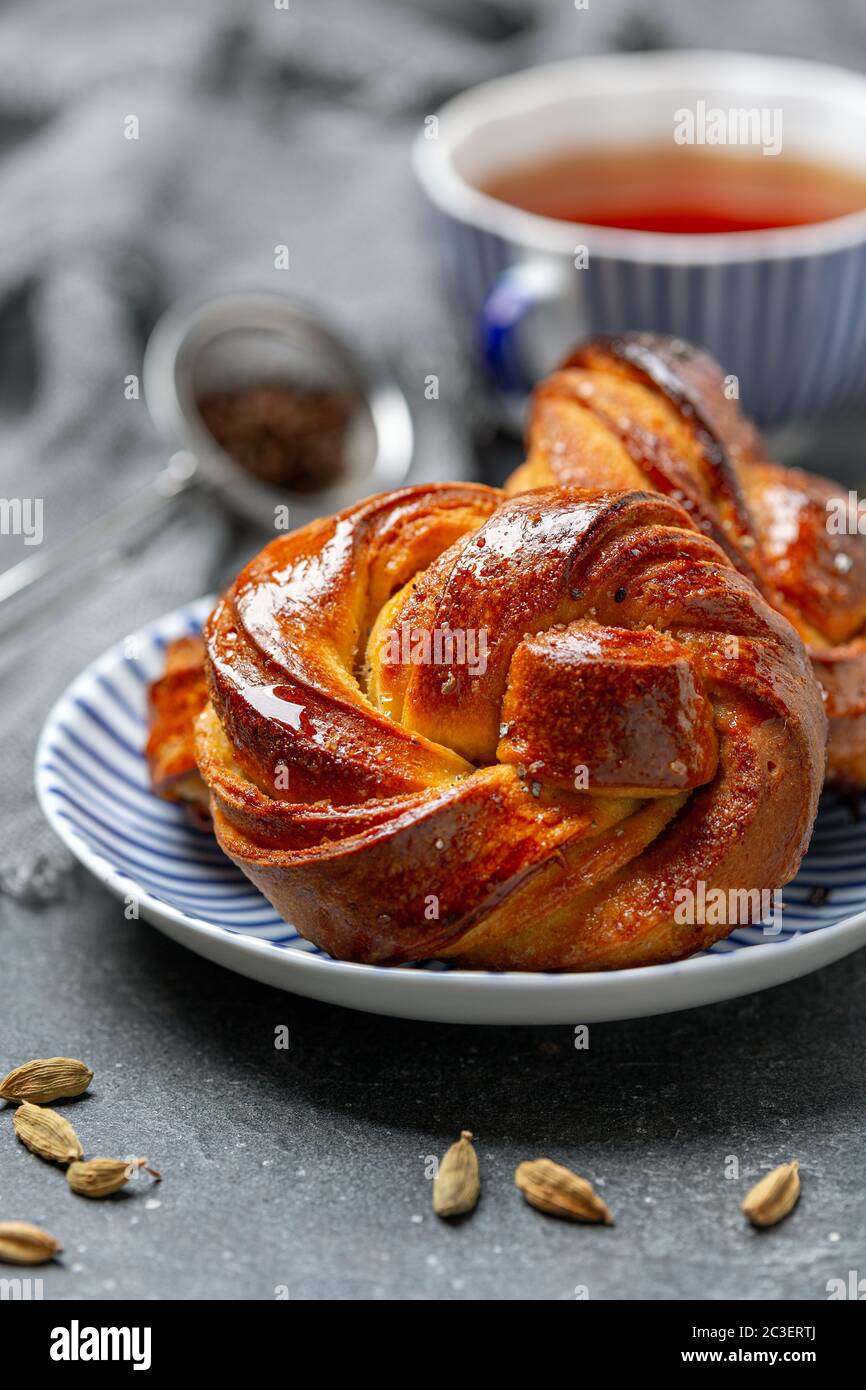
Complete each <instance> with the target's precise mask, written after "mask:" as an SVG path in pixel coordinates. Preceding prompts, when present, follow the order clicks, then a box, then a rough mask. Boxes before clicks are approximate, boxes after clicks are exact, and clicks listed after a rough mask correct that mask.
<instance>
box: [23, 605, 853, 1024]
mask: <svg viewBox="0 0 866 1390" xmlns="http://www.w3.org/2000/svg"><path fill="white" fill-rule="evenodd" d="M212 603H213V600H212V599H210V598H208V599H201V600H200V601H199V602H198V603H196V604H193V605H191V606H189V607H187V608H183V609H180V610H179V611H177V612H175V613H171V614H169V615H168V616H167V617H165V618H162V619H160V620H159V621H158V622H156V623H152V624H151V625H150V626H149V627H146V628H144V629H142V631H141V632H139V633H136V634H135V635H133V636H132V637H128V638H126V640H125V641H124V642H122V643H120V644H119V645H118V646H116V647H114V648H112V650H111V651H109V652H106V654H105V655H104V656H102V657H100V658H99V660H98V661H96V662H94V663H93V665H92V666H89V667H88V668H87V670H86V671H84V672H82V674H81V675H80V676H79V677H78V679H77V680H75V681H74V682H73V684H72V685H71V686H70V687H69V689H68V690H67V691H66V693H65V694H64V695H63V696H62V697H61V699H60V700H59V701H58V703H57V704H56V705H55V707H54V709H53V710H52V712H51V714H50V715H49V717H48V720H47V721H46V724H45V728H44V729H43V731H42V736H41V738H40V741H39V748H38V751H37V756H36V788H37V792H38V795H39V800H40V803H41V805H42V808H43V810H44V812H45V814H46V816H47V817H48V820H49V821H50V823H51V825H52V826H53V827H54V829H55V830H56V831H57V833H58V835H59V836H60V838H61V839H62V840H63V841H64V842H65V843H66V844H67V845H68V846H69V848H70V849H71V850H72V852H73V853H74V854H75V855H77V857H78V858H79V859H80V860H81V862H82V863H83V864H84V865H85V866H86V867H87V868H88V869H90V870H91V872H92V873H94V874H95V875H96V877H97V878H98V879H99V880H100V882H102V883H104V884H105V886H106V887H107V888H108V889H110V891H111V892H113V893H115V894H116V895H117V896H118V897H119V898H121V899H123V898H126V897H128V896H131V897H134V898H135V899H137V901H138V903H139V907H140V911H141V913H142V915H143V916H144V917H146V918H148V919H149V920H150V921H151V922H153V923H154V924H155V925H156V926H157V927H159V928H160V930H161V931H163V932H165V933H166V935H167V936H170V937H172V938H173V939H174V940H175V941H178V942H180V943H181V944H182V945H184V946H188V947H189V948H190V950H192V951H196V952H197V953H198V954H199V955H201V956H206V957H207V959H208V960H212V961H216V962H217V963H218V964H220V965H225V966H227V967H228V969H229V970H235V971H237V972H238V973H239V974H241V975H248V976H250V977H251V978H252V979H254V980H261V981H262V982H263V983H265V984H269V985H274V986H275V987H276V988H277V989H287V990H293V991H294V992H295V993H297V994H306V995H309V996H311V997H312V998H314V999H323V1000H326V1001H328V1002H329V1003H332V1004H344V1005H347V1006H348V1007H350V1008H354V1009H364V1010H367V1011H369V1012H371V1013H381V1014H391V1015H393V1016H395V1017H397V1018H415V1019H429V1020H434V1021H438V1022H443V1023H573V1024H578V1023H593V1022H599V1021H602V1020H606V1019H619V1018H637V1017H639V1016H641V1015H646V1014H660V1013H668V1012H672V1011H674V1010H676V1009H690V1008H694V1007H695V1006H696V1005H699V1004H710V1003H714V1002H716V1001H717V1000H720V999H732V998H735V997H737V996H738V995H741V994H749V993H752V992H753V991H754V990H759V989H765V988H766V987H767V986H769V985H777V984H781V983H783V982H784V981H785V980H793V979H796V977H797V976H798V975H805V974H808V972H809V971H811V970H817V969H818V968H819V966H822V965H827V964H829V963H830V962H831V961H834V960H838V959H839V958H840V957H841V956H845V955H847V954H848V953H849V952H850V951H853V950H856V948H857V947H858V946H861V945H863V944H864V942H866V821H862V822H856V821H855V820H854V819H853V818H852V815H851V811H850V809H849V808H848V807H846V806H845V805H843V804H842V803H840V802H839V801H837V800H836V799H835V798H831V797H826V798H825V801H824V805H823V807H822V811H821V815H820V816H819V820H818V826H817V828H816V831H815V835H814V838H813V842H812V847H811V848H810V850H809V853H808V855H807V857H806V860H805V862H804V864H803V867H802V869H801V871H800V874H799V875H798V877H797V879H796V880H795V882H794V883H793V884H791V885H790V886H789V887H788V888H786V889H785V892H784V901H785V914H784V921H785V926H784V929H783V931H782V934H781V935H780V936H779V937H776V938H774V939H773V940H771V941H768V940H767V938H766V936H764V935H763V933H762V932H761V931H760V929H758V928H752V927H746V928H740V929H738V930H736V931H735V932H734V933H733V934H732V936H731V937H729V938H728V940H727V941H724V942H720V943H719V944H718V945H717V946H714V947H713V948H712V950H710V951H707V952H704V953H702V954H701V955H698V956H693V957H692V958H691V959H689V960H686V961H680V962H678V963H677V964H675V965H656V966H647V967H645V968H644V969H642V970H620V971H615V972H610V973H596V974H587V975H553V974H550V975H548V974H517V973H513V974H493V973H487V972H482V971H468V970H453V969H448V968H446V967H443V966H441V965H430V964H427V965H420V966H412V967H395V968H386V967H381V966H371V965H353V964H349V963H346V962H344V961H335V960H332V959H331V957H330V956H327V955H325V954H324V953H323V952H321V951H319V950H317V949H316V947H314V946H311V945H310V944H309V943H308V942H306V941H303V940H302V939H301V938H300V937H299V936H298V935H297V933H296V932H295V931H294V930H293V929H292V928H291V927H288V926H287V925H286V923H285V922H283V921H282V920H281V919H280V918H279V917H277V915H276V913H275V912H274V910H273V909H272V908H271V906H270V904H269V903H267V902H266V901H265V899H264V898H263V897H261V895H260V894H259V893H258V891H257V890H256V889H255V888H253V886H252V885H251V884H250V883H248V882H247V880H246V879H245V878H244V877H243V875H242V874H241V873H240V872H239V871H238V870H237V869H236V868H235V867H234V865H233V864H231V863H229V861H228V860H227V859H226V858H225V857H224V855H223V854H222V853H221V851H220V850H219V849H218V848H217V845H216V842H215V841H214V840H213V838H212V837H211V836H210V835H208V834H207V833H206V832H204V831H201V830H196V829H193V828H192V827H191V826H190V825H189V823H188V822H187V820H186V817H185V816H184V814H183V812H182V811H181V810H180V809H179V808H176V807H174V806H170V805H168V804H167V803H166V802H164V801H160V800H159V799H158V798H156V797H154V796H153V795H152V794H151V792H150V790H149V787H148V777H147V768H146V765H145V762H144V758H143V756H142V747H143V744H144V738H145V696H146V687H147V683H148V682H149V681H150V680H152V679H153V678H154V676H156V675H158V674H160V672H161V670H162V662H163V653H164V650H165V646H166V643H167V642H169V641H171V639H172V638H174V637H177V636H179V635H181V634H182V633H187V632H195V631H197V630H198V628H199V626H200V624H201V622H202V620H203V618H204V616H205V615H206V613H207V612H208V611H209V609H210V607H211V606H212ZM822 897H823V898H824V901H819V899H821V898H822Z"/></svg>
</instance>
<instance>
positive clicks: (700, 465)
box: [506, 333, 866, 790]
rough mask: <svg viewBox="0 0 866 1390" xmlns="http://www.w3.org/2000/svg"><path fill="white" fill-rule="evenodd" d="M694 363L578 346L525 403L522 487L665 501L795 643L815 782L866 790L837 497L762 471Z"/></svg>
mask: <svg viewBox="0 0 866 1390" xmlns="http://www.w3.org/2000/svg"><path fill="white" fill-rule="evenodd" d="M729 381H730V379H729V378H725V376H724V375H723V373H722V369H721V368H720V367H719V365H718V364H717V363H716V362H715V361H714V360H713V358H711V357H710V356H709V355H708V354H706V353H704V352H701V351H699V350H698V349H696V348H694V347H692V346H690V345H689V344H688V343H683V342H681V341H680V340H678V339H674V338H666V337H662V336H657V335H654V334H650V333H626V334H623V335H621V336H619V337H613V338H604V337H599V338H592V339H590V340H589V341H587V342H586V343H584V344H583V345H582V346H581V347H579V348H578V349H577V350H576V351H575V352H573V353H572V354H571V356H570V357H569V358H568V359H567V361H566V362H565V363H564V364H563V366H562V368H561V369H560V370H559V371H557V372H555V373H554V374H553V375H552V376H550V377H548V378H547V380H546V381H544V382H542V384H541V385H540V386H539V388H538V389H537V391H536V392H535V395H534V398H533V403H532V407H531V410H530V414H529V420H528V430H527V460H526V462H525V463H524V464H523V465H522V466H521V467H520V468H518V469H517V471H516V472H515V473H514V474H513V475H512V477H511V478H510V479H509V480H508V482H507V483H506V491H507V492H508V493H510V494H513V493H517V492H522V491H524V490H525V489H528V488H537V487H547V486H550V485H551V484H554V483H557V484H565V485H567V486H572V487H587V488H611V487H616V488H620V487H641V488H646V487H650V488H653V489H656V490H657V491H659V492H662V493H664V494H665V495H667V496H669V497H673V498H675V499H676V500H677V501H679V502H681V503H682V505H683V506H684V507H685V508H686V510H687V511H688V512H689V515H690V516H691V517H692V519H693V520H694V522H695V523H696V525H698V526H699V527H700V528H701V530H702V531H704V532H705V533H706V534H707V535H709V536H712V537H713V538H714V539H715V540H716V541H718V542H719V544H720V545H721V546H722V548H723V549H724V550H725V551H726V553H727V554H728V555H729V556H730V558H731V559H732V560H733V562H734V564H735V565H736V566H737V567H738V569H740V570H741V571H742V573H743V574H746V575H748V576H749V578H751V579H752V580H753V581H754V582H755V584H756V585H757V586H758V587H759V588H760V590H761V592H762V593H763V594H764V595H765V597H766V598H767V599H768V600H769V602H770V603H771V604H772V605H773V607H774V608H775V609H777V610H778V612H780V613H783V614H784V615H785V617H787V618H788V620H789V621H790V622H791V623H792V624H793V625H794V627H795V628H796V629H797V631H798V632H799V634H800V636H801V637H802V638H803V641H804V642H805V643H806V645H807V647H808V649H809V652H810V655H811V658H812V661H813V664H814V668H815V673H816V675H817V677H818V680H819V681H820V683H821V686H822V688H823V691H824V695H825V699H826V709H827V714H828V717H829V745H828V766H827V775H828V780H829V781H830V782H832V783H834V784H836V785H837V786H840V787H843V788H848V789H855V790H862V789H866V538H864V537H863V536H862V535H860V534H857V533H855V534H834V533H833V530H832V527H831V524H830V517H831V511H830V507H831V505H832V503H833V501H834V499H839V498H840V494H841V495H842V499H843V501H842V507H843V511H844V504H845V502H846V501H847V498H845V495H844V491H843V489H842V488H840V486H839V485H838V484H835V483H832V482H830V481H829V480H828V479H826V478H819V477H816V476H815V475H814V474H810V473H805V472H803V471H802V470H800V469H795V468H784V467H782V466H780V465H779V464H777V463H773V462H771V461H769V460H768V459H767V457H766V452H765V449H764V445H763V443H762V441H761V438H760V436H759V434H758V432H757V430H756V429H755V428H754V427H753V426H752V425H751V424H750V423H749V422H748V421H747V420H746V419H745V418H744V417H743V415H742V414H741V413H740V410H739V407H738V404H737V401H736V400H735V399H731V398H729V397H730V396H731V392H730V390H729V389H728V382H729Z"/></svg>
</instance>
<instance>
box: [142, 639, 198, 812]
mask: <svg viewBox="0 0 866 1390" xmlns="http://www.w3.org/2000/svg"><path fill="white" fill-rule="evenodd" d="M148 704H149V732H148V738H147V744H146V746H145V756H146V758H147V762H148V766H149V768H150V780H151V785H152V787H153V790H154V791H155V792H156V794H157V796H161V797H163V798H164V799H165V800H166V801H182V802H184V803H191V804H193V805H195V806H197V807H199V808H201V810H203V811H206V810H207V804H208V792H207V788H206V787H205V785H204V783H203V782H202V780H201V777H200V776H199V771H198V766H197V764H196V760H195V740H194V735H193V731H194V726H195V721H196V719H197V718H198V716H199V714H201V711H202V710H203V709H204V707H205V705H206V704H207V682H206V680H205V673H204V642H203V641H202V639H201V638H200V637H178V638H176V639H175V641H173V642H170V643H169V644H168V646H167V647H166V651H165V672H164V674H163V675H162V676H161V677H160V678H159V680H157V681H154V682H153V684H152V685H151V687H150V690H149V692H148Z"/></svg>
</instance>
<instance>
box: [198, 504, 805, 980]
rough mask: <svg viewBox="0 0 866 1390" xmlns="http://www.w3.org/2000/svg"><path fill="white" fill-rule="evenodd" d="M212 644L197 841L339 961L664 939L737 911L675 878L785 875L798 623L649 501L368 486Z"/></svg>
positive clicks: (272, 573)
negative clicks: (211, 838)
mask: <svg viewBox="0 0 866 1390" xmlns="http://www.w3.org/2000/svg"><path fill="white" fill-rule="evenodd" d="M205 641H206V654H207V655H206V669H207V677H208V685H209V690H210V703H209V704H208V706H207V707H206V708H205V710H204V712H203V713H202V715H201V716H200V717H199V720H198V724H197V728H196V756H197V760H198V764H199V768H200V770H201V773H202V776H203V778H204V780H205V782H206V783H207V786H208V787H209V789H210V797H211V811H212V814H213V821H214V828H215V831H216V835H217V837H218V840H219V843H220V845H221V846H222V848H223V849H224V850H225V852H226V853H227V854H228V855H229V856H230V857H231V858H232V859H233V860H234V861H235V863H237V864H238V865H239V866H240V867H241V869H242V870H243V871H244V873H245V874H247V875H248V877H249V878H250V879H252V881H253V882H254V883H255V884H256V885H257V886H258V887H259V888H260V889H261V891H262V892H263V893H264V894H265V896H266V897H267V898H268V899H269V900H270V901H271V902H272V903H273V904H274V906H275V907H276V908H277V910H278V911H279V912H280V913H281V914H282V915H283V916H284V917H285V918H286V919H287V920H289V921H291V922H293V923H294V924H295V925H296V926H297V928H298V929H299V931H301V932H302V933H303V935H304V936H305V937H307V938H308V939H309V940H311V941H313V942H315V943H316V944H317V945H318V946H320V947H323V948H324V949H325V950H327V951H329V952H331V953H332V954H333V955H334V956H337V957H340V958H343V959H348V960H355V961H367V962H390V963H394V962H400V961H411V960H414V959H419V958H429V957H437V958H448V959H452V960H457V961H459V962H461V963H463V964H464V965H468V966H479V967H489V968H493V969H513V970H593V969H616V968H620V967H624V966H632V965H642V964H646V963H649V962H655V961H667V960H673V959H676V958H678V957H681V956H686V955H689V954H690V953H691V952H693V951H695V950H697V949H699V948H701V947H704V946H707V945H709V944H710V943H711V942H713V941H715V940H717V939H718V938H719V937H722V936H725V935H727V933H728V932H729V930H730V926H728V925H724V924H713V925H709V924H705V923H700V922H698V923H697V924H694V925H688V924H683V923H682V922H679V921H677V920H676V917H677V904H678V903H679V902H681V901H682V896H681V890H687V891H690V892H694V893H696V894H699V893H700V891H701V890H700V888H699V884H701V883H703V884H704V885H705V888H706V889H707V890H709V889H713V888H720V889H722V890H728V889H730V890H747V891H749V892H751V891H752V890H762V889H767V890H772V889H776V888H779V887H780V886H781V885H783V884H785V883H786V882H788V880H789V879H790V878H791V877H792V876H793V874H794V873H795V872H796V870H797V867H798V865H799V862H800V859H801V856H802V854H803V852H804V850H805V848H806V845H807V843H808V840H809V835H810V832H811V829H812V823H813V820H814V816H815V812H816V808H817V803H818V796H819V792H820V788H821V782H822V777H823V772H824V744H825V736H826V721H825V717H824V712H823V709H822V703H821V696H820V691H819V689H818V685H817V682H816V681H815V679H814V676H813V674H812V671H811V669H810V666H809V662H808V659H807V658H806V655H805V652H804V649H803V646H802V643H801V641H800V639H799V638H798V636H797V635H796V633H795V632H794V630H793V628H792V627H791V626H790V625H789V624H788V623H787V622H786V620H785V619H784V618H783V617H781V616H780V615H779V614H778V613H776V612H774V611H773V609H772V608H771V607H770V606H769V604H768V603H767V602H766V601H765V600H764V599H763V598H762V597H761V595H760V594H759V593H758V592H757V590H756V589H755V588H754V586H753V585H752V584H751V583H750V581H749V580H748V579H747V578H745V577H744V576H743V575H742V574H741V573H739V572H738V571H737V569H736V568H735V567H734V566H733V565H732V563H731V561H730V560H729V558H728V557H727V556H726V555H725V553H724V552H723V550H722V549H721V548H720V546H719V545H718V544H717V543H716V542H715V541H714V540H713V539H712V538H711V537H710V536H707V535H705V534H702V533H701V532H700V531H699V530H698V529H696V528H695V526H694V525H693V523H692V522H691V521H690V519H689V517H688V515H687V513H686V512H685V511H684V510H683V508H682V507H680V506H678V505H677V504H676V503H675V502H673V501H671V500H670V499H668V498H665V497H662V496H660V495H658V494H653V493H647V492H641V491H631V492H618V493H617V492H606V493H588V492H585V491H579V490H574V489H547V490H543V491H539V492H533V493H529V494H527V495H524V496H519V497H515V498H513V499H511V500H505V499H504V497H503V494H502V493H500V492H497V491H495V490H493V489H490V488H485V487H480V486H472V485H468V484H467V485H449V484H440V485H430V486H420V487H410V488H405V489H402V490H401V491H398V492H393V493H386V494H382V495H380V496H377V497H372V498H370V499H368V500H367V501H364V502H361V503H359V504H358V505H356V506H354V507H352V508H350V509H349V510H347V511H344V512H342V513H341V514H340V515H338V516H336V517H331V518H328V519H326V520H321V521H317V522H314V523H313V524H311V525H309V526H306V527H304V528H303V529H302V530H299V531H297V532H295V533H293V534H291V535H287V536H284V537H281V538H279V539H277V540H274V541H272V542H271V544H270V545H268V546H267V547H266V549H265V550H263V551H262V552H261V554H260V555H259V556H258V557H257V558H256V559H254V560H253V561H252V562H251V563H250V564H249V565H248V566H247V567H246V569H245V570H244V571H243V572H242V573H241V574H240V576H239V577H238V579H237V580H236V581H235V583H234V584H233V585H232V586H231V588H230V589H229V590H228V592H227V593H226V595H225V596H224V597H223V599H222V600H221V601H220V603H219V604H218V606H217V608H216V609H215V611H214V612H213V614H212V615H211V617H210V620H209V622H208V624H207V628H206V633H205ZM678 890H680V896H678ZM679 916H681V917H682V916H683V914H682V913H680V914H679Z"/></svg>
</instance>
